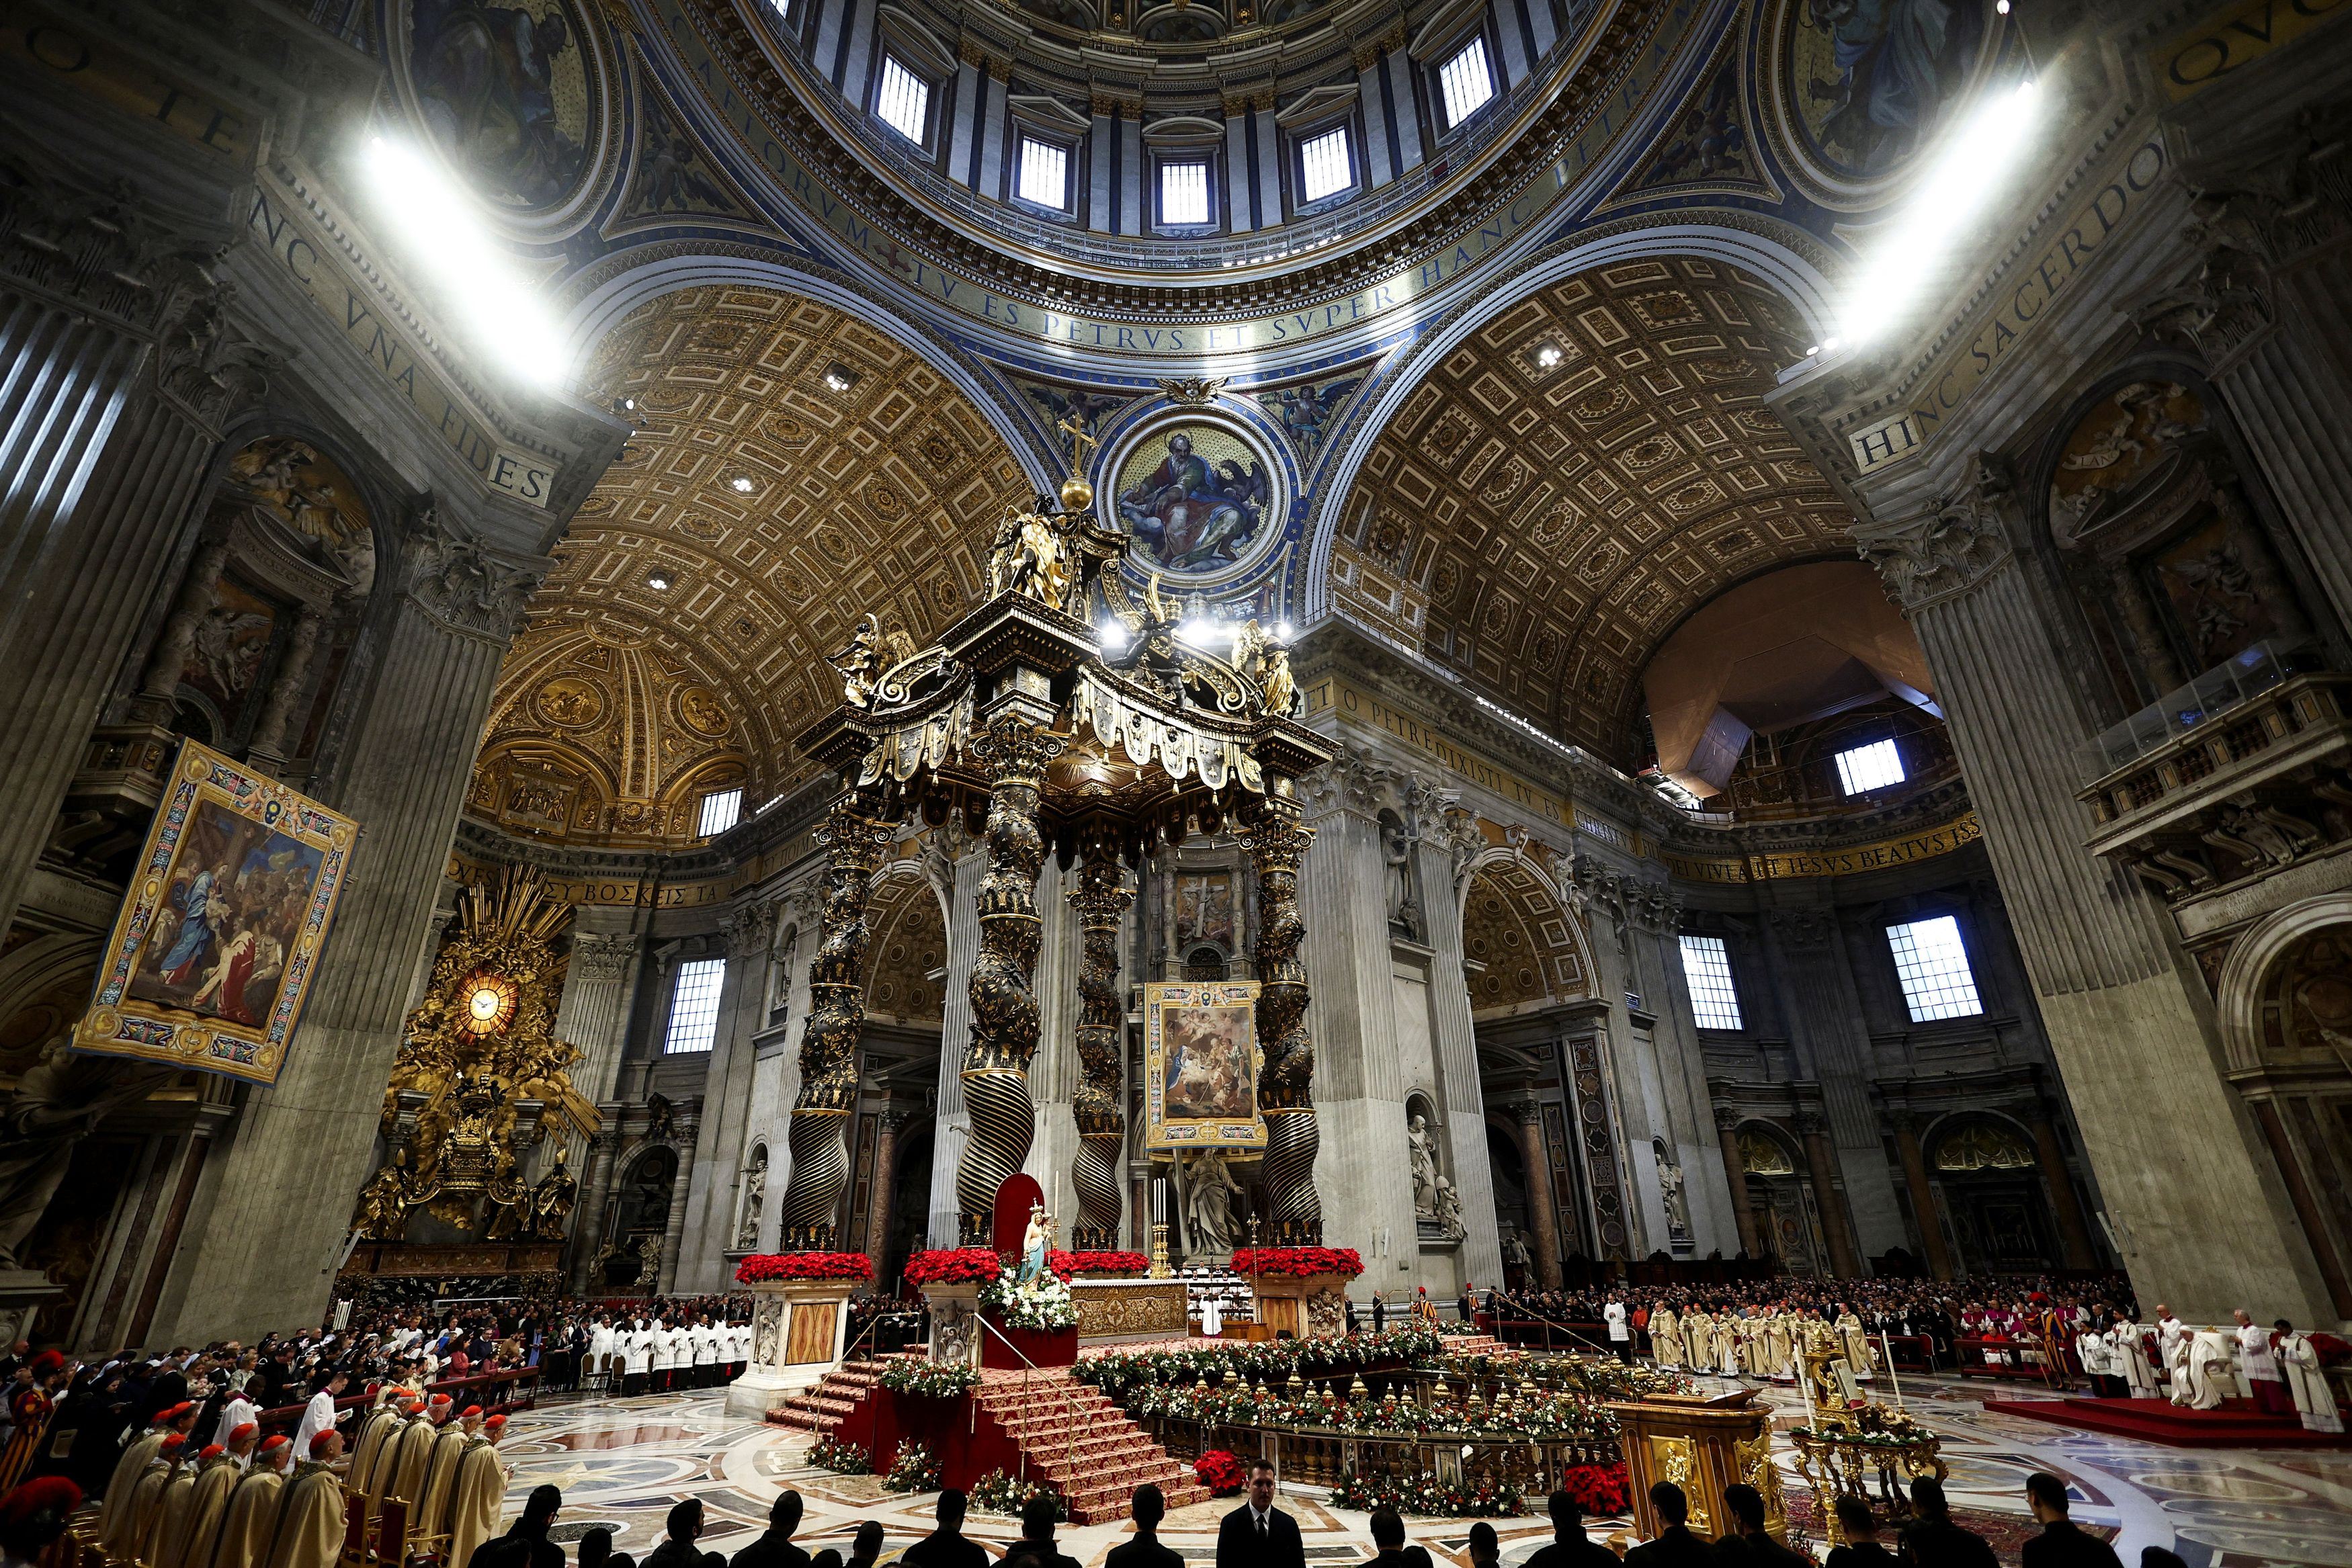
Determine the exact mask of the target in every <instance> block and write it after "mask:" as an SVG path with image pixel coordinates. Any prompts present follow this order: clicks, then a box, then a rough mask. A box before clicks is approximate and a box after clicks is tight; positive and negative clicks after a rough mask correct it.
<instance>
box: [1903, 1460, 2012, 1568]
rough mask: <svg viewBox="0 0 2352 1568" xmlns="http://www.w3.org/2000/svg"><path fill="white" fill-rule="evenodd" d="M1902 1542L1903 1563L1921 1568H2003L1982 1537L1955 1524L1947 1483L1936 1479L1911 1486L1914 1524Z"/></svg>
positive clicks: (1906, 1528)
mask: <svg viewBox="0 0 2352 1568" xmlns="http://www.w3.org/2000/svg"><path fill="white" fill-rule="evenodd" d="M1902 1540H1903V1552H1902V1555H1903V1558H1904V1560H1905V1561H1906V1562H1908V1563H1917V1564H1918V1568H2000V1559H1998V1558H1996V1557H1995V1556H1994V1555H1993V1553H1992V1548H1991V1547H1990V1546H1989V1545H1987V1544H1986V1543H1985V1538H1984V1537H1983V1536H1981V1535H1979V1534H1977V1533H1976V1532H1975V1531H1969V1530H1963V1529H1961V1528H1960V1527H1959V1526H1958V1525H1957V1524H1954V1523H1953V1522H1952V1515H1951V1511H1950V1510H1949V1508H1948V1505H1947V1504H1946V1502H1945V1500H1944V1483H1943V1482H1941V1481H1939V1480H1937V1479H1936V1478H1935V1477H1933V1476H1921V1477H1920V1478H1919V1479H1916V1480H1915V1481H1913V1482H1912V1483H1911V1522H1910V1523H1908V1524H1906V1525H1905V1526H1904V1527H1903V1536H1902Z"/></svg>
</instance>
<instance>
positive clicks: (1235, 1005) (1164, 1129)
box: [1143, 980, 1265, 1153]
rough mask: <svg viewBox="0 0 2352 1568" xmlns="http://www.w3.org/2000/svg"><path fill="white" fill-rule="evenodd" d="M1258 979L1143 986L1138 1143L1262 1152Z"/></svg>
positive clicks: (1155, 1146)
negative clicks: (1141, 1116) (1140, 1129)
mask: <svg viewBox="0 0 2352 1568" xmlns="http://www.w3.org/2000/svg"><path fill="white" fill-rule="evenodd" d="M1257 990H1258V987H1257V982H1256V981H1255V980H1184V981H1164V980H1163V981H1153V982H1151V983H1150V984H1148V985H1146V986H1145V987H1144V988H1143V1078H1144V1089H1143V1109H1144V1147H1145V1148H1146V1149H1149V1150H1151V1151H1154V1152H1158V1153H1164V1152H1167V1151H1170V1150H1177V1149H1263V1148H1265V1116H1264V1115H1263V1114H1261V1113H1260V1112H1259V1109H1258V1103H1257V1073H1258V1065H1259V1064H1258V1044H1257Z"/></svg>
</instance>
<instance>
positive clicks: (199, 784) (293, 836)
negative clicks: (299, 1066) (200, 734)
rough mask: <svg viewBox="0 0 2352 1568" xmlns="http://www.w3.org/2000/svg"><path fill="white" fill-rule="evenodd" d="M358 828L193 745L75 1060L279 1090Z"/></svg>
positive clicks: (184, 755)
mask: <svg viewBox="0 0 2352 1568" xmlns="http://www.w3.org/2000/svg"><path fill="white" fill-rule="evenodd" d="M358 839H359V824H358V823H356V822H354V821H352V820H351V819H350V818H349V817H345V816H341V815H340V814H338V813H337V812H334V811H331V810H328V809H327V808H326V807H324V806H322V805H320V803H319V802H318V801H316V800H311V799H310V797H309V796H307V795H302V794H299V793H298V792H296V791H295V790H292V789H288V788H287V787H286V786H285V785H283V784H280V783H278V781H277V780H276V779H271V778H268V776H266V775H264V774H260V773H256V772H253V771H252V770H250V769H248V768H245V767H244V766H243V765H241V764H239V763H237V762H236V761H234V760H233V759H231V758H227V757H224V756H222V755H221V754H220V753H219V752H217V751H215V750H213V749H212V748H211V747H206V746H201V745H199V744H197V743H196V742H195V741H193V740H187V741H183V742H182V743H181V746H180V754H179V757H178V758H177V759H176V760H174V762H173V765H172V771H171V774H170V776H169V779H168V781H167V784H166V787H165V789H164V792H163V801H162V803H161V804H160V805H158V806H157V808H156V810H155V820H154V821H153V823H152V825H151V826H150V827H149V828H148V830H147V842H146V846H145V847H144V848H143V849H142V851H141V852H140V855H139V861H138V863H137V868H136V870H134V871H133V873H132V874H131V886H130V888H129V889H128V890H127V891H126V892H125V894H124V895H123V900H122V907H121V911H120V912H119V913H117V914H116V915H115V917H114V933H113V936H111V937H110V939H109V940H108V943H107V946H106V949H105V952H104V954H103V955H102V956H101V958H100V967H99V975H98V988H97V991H96V993H95V994H94V995H93V996H92V997H91V998H90V1007H89V1011H88V1012H87V1013H85V1014H83V1015H82V1019H81V1021H80V1022H79V1023H78V1024H77V1025H76V1026H75V1027H74V1034H73V1040H72V1046H73V1049H74V1050H76V1051H88V1052H89V1053H91V1054H93V1055H99V1056H127V1057H135V1058H137V1059H139V1060H141V1061H153V1062H158V1063H163V1064H166V1065H169V1066H173V1067H181V1068H192V1069H194V1070H195V1071H201V1072H219V1073H225V1074H226V1075H227V1076H229V1077H231V1078H242V1079H245V1080H247V1082H254V1083H274V1082H277V1081H278V1072H279V1071H280V1070H281V1069H282V1068H283V1067H284V1066H285V1063H286V1048H287V1044H288V1042H289V1040H291V1039H292V1038H293V1034H294V1026H295V1024H296V1022H297V1021H298V1020H299V1019H300V1018H301V1016H302V1006H303V1003H304V1002H305V1001H306V1000H308V998H309V997H310V986H311V983H312V982H313V981H314V980H315V979H316V978H317V975H318V963H319V955H320V948H321V946H322V945H323V944H324V943H325V941H326V936H327V927H328V925H329V923H330V922H331V921H332V919H333V918H334V913H335V900H336V898H337V897H338V895H340V894H341V892H342V887H343V879H344V876H345V875H346V873H348V872H349V870H350V867H351V853H352V847H353V845H354V844H355V843H356V842H357V841H358Z"/></svg>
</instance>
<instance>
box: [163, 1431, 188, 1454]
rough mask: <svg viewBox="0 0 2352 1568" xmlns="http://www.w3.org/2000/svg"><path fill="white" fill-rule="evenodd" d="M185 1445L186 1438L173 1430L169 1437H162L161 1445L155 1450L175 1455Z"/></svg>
mask: <svg viewBox="0 0 2352 1568" xmlns="http://www.w3.org/2000/svg"><path fill="white" fill-rule="evenodd" d="M187 1446H188V1440H187V1439H186V1438H185V1437H181V1436H180V1435H179V1434H178V1433H176V1432H174V1433H173V1434H172V1435H171V1436H170V1437H166V1438H164V1439H163V1447H162V1448H159V1449H157V1450H156V1451H157V1452H158V1453H161V1454H166V1455H176V1454H178V1453H179V1451H180V1450H181V1449H182V1448H186V1447H187Z"/></svg>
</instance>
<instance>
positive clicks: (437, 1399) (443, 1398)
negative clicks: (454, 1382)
mask: <svg viewBox="0 0 2352 1568" xmlns="http://www.w3.org/2000/svg"><path fill="white" fill-rule="evenodd" d="M456 1403H457V1401H456V1400H454V1399H452V1398H450V1397H449V1396H447V1395H446V1394H436V1395H435V1396H433V1408H435V1409H436V1410H438V1409H440V1408H441V1406H444V1405H454V1404H456Z"/></svg>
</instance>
